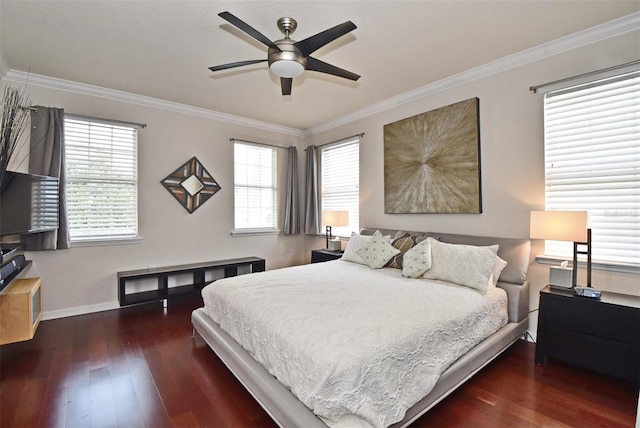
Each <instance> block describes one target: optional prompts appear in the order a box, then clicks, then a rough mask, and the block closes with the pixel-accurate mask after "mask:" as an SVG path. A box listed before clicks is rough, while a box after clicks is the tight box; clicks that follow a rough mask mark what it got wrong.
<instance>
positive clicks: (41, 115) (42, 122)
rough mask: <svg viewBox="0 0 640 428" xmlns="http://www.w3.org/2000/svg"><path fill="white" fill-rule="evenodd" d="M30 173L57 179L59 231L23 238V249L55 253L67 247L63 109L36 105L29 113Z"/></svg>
mask: <svg viewBox="0 0 640 428" xmlns="http://www.w3.org/2000/svg"><path fill="white" fill-rule="evenodd" d="M29 172H30V173H31V174H40V175H48V176H50V177H57V178H58V180H59V183H60V194H59V197H60V205H59V213H58V215H59V217H58V222H59V228H58V230H57V231H52V232H41V233H34V234H32V235H26V238H25V239H23V242H24V244H25V246H26V249H27V250H29V251H34V250H55V249H62V248H69V228H68V225H67V204H66V199H65V197H64V196H65V168H64V110H63V109H59V108H49V107H42V106H36V107H35V110H34V111H32V112H31V141H30V146H29Z"/></svg>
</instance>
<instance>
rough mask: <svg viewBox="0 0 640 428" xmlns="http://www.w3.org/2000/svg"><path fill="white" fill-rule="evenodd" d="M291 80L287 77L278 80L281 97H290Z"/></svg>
mask: <svg viewBox="0 0 640 428" xmlns="http://www.w3.org/2000/svg"><path fill="white" fill-rule="evenodd" d="M292 82H293V79H291V78H287V77H281V78H280V86H282V95H291V83H292Z"/></svg>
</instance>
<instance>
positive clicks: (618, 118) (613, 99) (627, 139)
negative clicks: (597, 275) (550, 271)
mask: <svg viewBox="0 0 640 428" xmlns="http://www.w3.org/2000/svg"><path fill="white" fill-rule="evenodd" d="M616 84H620V86H625V85H626V86H627V87H628V89H629V90H628V91H626V92H624V91H620V92H621V93H622V96H625V95H627V96H628V98H630V99H632V100H633V101H630V102H629V107H628V110H629V112H630V113H629V114H627V116H626V117H625V114H626V111H625V114H621V113H619V111H620V110H616V111H617V112H616V113H611V111H613V110H611V108H612V106H611V105H609V106H607V109H606V110H605V109H604V108H603V109H602V110H603V111H606V112H607V113H606V115H604V114H603V115H598V114H596V113H592V112H593V111H594V110H593V108H594V107H593V106H592V105H591V104H588V103H589V100H590V98H593V99H597V100H600V99H606V100H607V101H608V102H609V103H611V104H613V105H614V108H618V106H619V105H620V102H619V98H618V95H614V94H613V91H612V88H615V86H616ZM605 89H606V90H609V91H611V92H609V93H607V94H606V98H605V97H603V98H596V97H597V96H598V95H599V94H597V93H602V92H604V90H605ZM639 89H640V71H632V72H627V73H623V74H619V75H616V76H609V77H604V76H600V78H596V79H593V80H591V81H589V82H585V83H581V84H579V85H574V86H571V87H568V88H560V89H557V90H553V91H549V92H547V93H545V97H544V106H543V114H544V150H545V159H544V165H545V207H546V209H547V210H586V211H587V212H588V213H589V217H590V227H591V228H592V233H593V246H592V248H593V252H594V267H595V268H598V269H603V270H614V271H623V272H628V271H635V272H638V271H640V260H638V259H637V256H635V257H636V259H635V261H634V255H635V251H634V248H635V249H636V251H637V246H638V238H637V237H636V238H635V240H634V239H633V238H632V240H631V241H630V242H631V244H630V248H629V249H627V250H623V251H620V250H618V249H616V248H615V246H616V244H613V243H619V242H618V241H616V240H615V234H616V231H615V228H616V227H614V226H612V225H613V223H616V222H617V219H611V218H612V217H620V216H621V215H619V214H616V213H617V211H620V210H622V211H627V210H631V211H632V212H636V214H637V211H638V201H637V200H636V199H635V198H637V196H636V197H635V198H634V192H635V193H636V194H639V193H638V178H637V177H638V174H639V169H640V168H638V167H635V168H629V167H625V165H624V164H625V163H629V162H628V161H626V160H624V159H625V158H626V156H622V155H620V154H619V153H617V150H620V149H617V148H616V149H613V148H609V146H613V145H614V144H619V142H623V144H620V146H621V147H622V146H624V145H625V144H626V145H628V146H629V147H631V148H632V149H633V148H634V142H635V144H636V145H637V141H638V136H637V132H634V131H630V132H627V133H626V134H622V133H621V132H620V130H621V129H623V127H621V126H620V125H619V124H620V123H622V122H623V121H626V122H629V121H631V122H632V123H634V121H635V123H637V121H638V120H639V119H640V103H639V102H638V101H637V99H638V97H637V96H634V95H633V94H636V93H637V92H638V90H639ZM563 96H565V97H566V98H567V99H566V101H565V100H564V99H563V98H562V97H563ZM554 98H556V100H555V101H556V104H560V105H562V104H561V103H565V104H566V105H568V106H570V108H572V109H574V110H577V108H578V106H582V105H585V106H586V107H584V109H589V110H588V111H585V112H582V113H580V119H581V120H582V122H584V123H585V125H579V122H580V120H578V119H577V120H572V121H569V122H566V121H565V123H561V122H560V121H559V120H556V121H555V122H553V121H552V116H551V113H552V109H554V108H557V109H558V112H554V113H555V114H556V116H555V117H561V116H560V113H562V114H568V113H565V112H564V111H562V110H560V109H561V107H553V106H552V103H553V101H554V100H553V99H554ZM572 103H573V104H572ZM594 104H597V105H600V106H601V105H603V103H602V101H597V102H594ZM626 107H627V106H626V105H625V108H626ZM573 114H574V116H577V114H576V113H575V112H574V113H573ZM588 114H593V116H587V115H588ZM629 117H631V119H629ZM611 118H614V120H612V119H611ZM610 124H613V126H612V127H611V129H615V130H616V132H615V134H613V136H611V134H610V133H606V132H605V133H603V132H602V131H601V128H602V126H603V125H610ZM561 126H562V127H564V128H563V129H562V128H561ZM629 128H632V129H634V127H633V126H631V127H629ZM560 132H563V133H564V134H563V135H560ZM567 132H570V133H569V134H568V135H569V137H567V136H566V134H567ZM602 134H605V136H604V137H601V136H600V135H602ZM576 135H584V137H581V138H580V144H581V145H580V148H579V151H582V152H588V153H590V154H593V153H594V150H593V149H592V150H590V149H589V148H593V147H595V146H596V145H599V144H602V145H605V144H607V146H606V147H605V146H601V147H599V148H598V150H600V152H599V153H603V154H602V155H600V156H617V157H618V158H619V159H620V160H616V161H615V162H610V164H611V165H613V166H612V167H609V168H608V169H606V170H601V169H602V168H601V167H600V168H598V169H594V170H590V171H588V172H587V167H586V166H581V165H580V162H579V159H578V156H575V155H574V156H572V155H571V147H570V145H571V143H572V142H574V145H575V138H576V137H575V136H576ZM585 141H586V144H587V146H586V147H587V148H586V149H585V148H584V146H583V145H584V144H585ZM625 148H627V149H628V147H625ZM560 150H564V152H563V154H562V155H557V154H556V153H559V152H560ZM574 150H576V149H574ZM554 151H555V152H554ZM632 151H633V150H632ZM565 153H566V154H565ZM593 156H597V155H593ZM627 156H629V155H627ZM631 156H635V157H636V158H637V157H638V153H636V154H635V155H631ZM585 164H588V165H594V163H593V162H590V163H587V162H585ZM601 164H603V163H601ZM563 166H564V171H563V170H562V168H563ZM569 169H571V171H569ZM569 172H571V173H572V174H571V175H569V174H568V173H569ZM623 173H624V174H623ZM599 174H600V175H603V178H602V179H601V180H593V177H595V176H596V175H599ZM605 174H606V175H605ZM622 175H627V176H629V175H630V176H631V177H632V178H631V179H630V180H629V179H628V178H619V179H616V178H615V176H622ZM611 182H614V183H616V184H615V186H616V187H611V188H609V189H606V195H607V197H609V198H611V197H614V198H620V196H616V195H615V194H616V192H620V191H621V189H626V188H628V189H630V190H628V191H626V192H627V194H626V195H624V196H622V197H621V199H618V200H615V201H607V202H606V203H605V202H603V201H602V199H600V198H604V196H600V195H599V194H598V193H602V194H605V193H604V192H595V191H593V192H591V193H589V194H588V197H587V196H582V197H581V196H580V192H586V191H588V190H591V189H594V188H597V186H598V185H600V186H601V187H609V186H611V185H610V184H609V183H611ZM630 183H631V184H630ZM605 185H606V186H605ZM554 186H555V187H554ZM561 186H563V187H564V188H565V190H562V187H561ZM581 186H582V187H581ZM556 189H560V190H556ZM622 191H625V190H622ZM558 195H559V196H558ZM587 200H588V201H587ZM613 203H615V204H616V206H615V208H613V209H612V208H609V207H610V206H611V204H613ZM598 204H600V206H601V208H600V209H598V207H597V205H598ZM620 207H623V208H620ZM634 207H635V208H634ZM622 217H630V218H631V220H629V221H623V222H622V224H623V225H624V227H625V229H624V230H625V231H626V232H625V233H623V235H622V236H625V237H629V236H633V232H634V230H635V231H636V234H637V226H635V228H634V221H633V215H626V216H623V215H622ZM616 224H617V223H616ZM598 226H600V227H598ZM599 239H601V240H600V245H599ZM603 242H604V244H603ZM572 249H573V247H572V244H571V243H565V242H558V241H549V240H547V241H545V256H544V257H542V259H543V260H544V261H546V262H553V261H556V260H564V259H570V258H571V254H572V252H573V251H572ZM598 251H600V252H601V253H600V255H598Z"/></svg>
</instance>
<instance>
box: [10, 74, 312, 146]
mask: <svg viewBox="0 0 640 428" xmlns="http://www.w3.org/2000/svg"><path fill="white" fill-rule="evenodd" d="M2 80H5V81H10V82H15V83H19V84H24V85H31V86H40V87H43V88H48V89H56V90H59V91H65V92H73V93H76V94H81V95H89V96H92V97H99V98H105V99H108V100H112V101H120V102H124V103H129V104H136V105H141V106H144V107H151V108H155V109H159V110H167V111H172V112H176V113H182V114H187V115H190V116H197V117H202V118H205V119H212V120H218V121H220V122H225V123H232V124H234V125H241V126H246V127H250V128H257V129H261V130H264V131H271V132H277V133H280V134H286V135H292V136H294V137H302V131H301V130H300V129H296V128H291V127H287V126H281V125H276V124H273V123H269V122H262V121H259V120H255V119H249V118H246V117H242V116H236V115H233V114H227V113H221V112H219V111H215V110H208V109H204V108H200V107H193V106H190V105H186V104H180V103H176V102H173V101H166V100H162V99H159V98H153V97H147V96H145V95H138V94H133V93H130V92H124V91H118V90H115V89H109V88H103V87H101V86H95V85H89V84H86V83H79V82H73V81H70V80H64V79H58V78H55V77H49V76H43V75H40V74H33V73H27V72H24V71H19V70H13V69H10V70H9V71H7V73H6V74H5V76H4V77H3V78H2Z"/></svg>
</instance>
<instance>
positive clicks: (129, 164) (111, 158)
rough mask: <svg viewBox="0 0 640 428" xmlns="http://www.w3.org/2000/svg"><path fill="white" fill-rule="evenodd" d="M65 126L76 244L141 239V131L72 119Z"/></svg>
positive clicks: (69, 200)
mask: <svg viewBox="0 0 640 428" xmlns="http://www.w3.org/2000/svg"><path fill="white" fill-rule="evenodd" d="M64 126H65V129H64V135H65V165H66V198H67V210H68V218H69V234H70V237H71V241H72V242H78V241H92V240H109V239H129V238H136V237H137V236H138V131H137V127H135V126H128V125H121V124H117V123H109V122H105V121H100V120H92V119H84V118H75V117H73V116H66V117H65V122H64Z"/></svg>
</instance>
